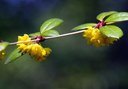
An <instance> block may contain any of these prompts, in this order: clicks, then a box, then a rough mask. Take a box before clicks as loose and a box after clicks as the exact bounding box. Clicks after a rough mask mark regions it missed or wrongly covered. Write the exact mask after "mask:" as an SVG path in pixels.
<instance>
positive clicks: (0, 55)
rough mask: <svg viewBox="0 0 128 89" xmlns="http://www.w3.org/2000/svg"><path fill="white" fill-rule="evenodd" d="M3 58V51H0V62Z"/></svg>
mask: <svg viewBox="0 0 128 89" xmlns="http://www.w3.org/2000/svg"><path fill="white" fill-rule="evenodd" d="M4 56H5V52H4V51H0V60H2V59H3V58H4Z"/></svg>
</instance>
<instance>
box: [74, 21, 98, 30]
mask: <svg viewBox="0 0 128 89" xmlns="http://www.w3.org/2000/svg"><path fill="white" fill-rule="evenodd" d="M90 26H91V27H92V26H96V23H86V24H82V25H79V26H77V27H75V28H73V30H83V29H86V28H87V27H90Z"/></svg>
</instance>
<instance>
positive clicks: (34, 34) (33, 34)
mask: <svg viewBox="0 0 128 89" xmlns="http://www.w3.org/2000/svg"><path fill="white" fill-rule="evenodd" d="M40 35H41V34H40V32H35V33H31V34H29V36H40Z"/></svg>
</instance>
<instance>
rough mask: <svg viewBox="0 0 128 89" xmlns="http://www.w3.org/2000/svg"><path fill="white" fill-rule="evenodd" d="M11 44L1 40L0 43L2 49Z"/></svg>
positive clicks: (0, 49)
mask: <svg viewBox="0 0 128 89" xmlns="http://www.w3.org/2000/svg"><path fill="white" fill-rule="evenodd" d="M8 45H9V43H8V42H1V43H0V51H2V50H4V49H5V48H6V47H7V46H8Z"/></svg>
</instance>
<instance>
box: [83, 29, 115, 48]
mask: <svg viewBox="0 0 128 89" xmlns="http://www.w3.org/2000/svg"><path fill="white" fill-rule="evenodd" d="M83 37H85V38H86V39H87V41H88V43H90V44H93V45H94V46H96V47H99V46H105V45H109V44H113V42H114V41H116V40H117V39H116V38H111V37H107V36H105V35H104V34H102V33H101V32H100V30H99V29H98V28H93V27H88V29H87V30H85V31H84V34H83Z"/></svg>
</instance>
